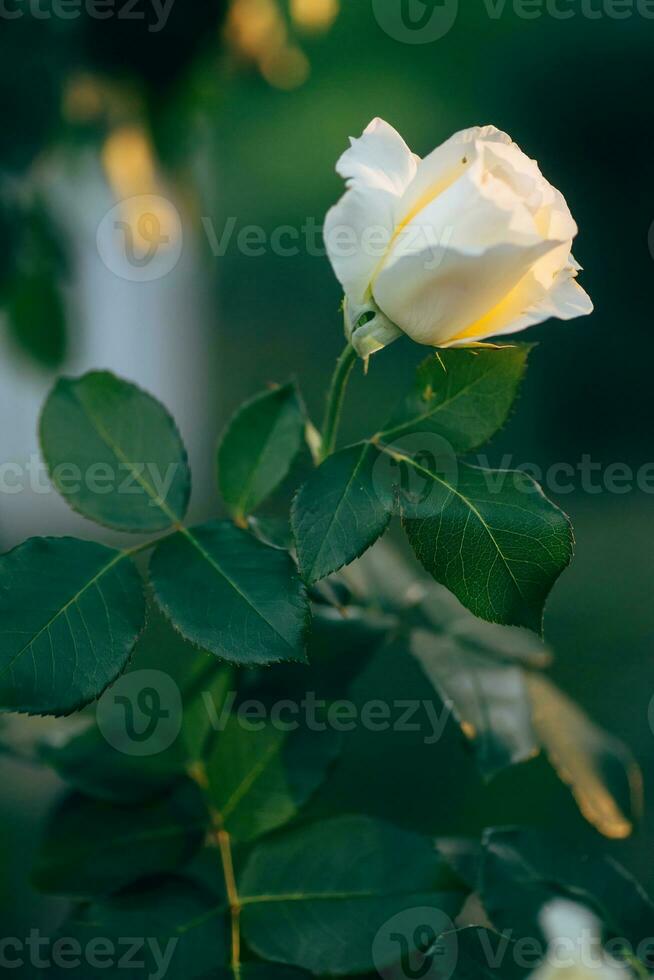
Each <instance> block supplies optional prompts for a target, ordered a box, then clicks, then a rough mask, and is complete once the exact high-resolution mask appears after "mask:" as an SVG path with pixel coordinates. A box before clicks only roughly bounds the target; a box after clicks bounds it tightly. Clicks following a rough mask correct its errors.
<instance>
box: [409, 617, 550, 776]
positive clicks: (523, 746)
mask: <svg viewBox="0 0 654 980" xmlns="http://www.w3.org/2000/svg"><path fill="white" fill-rule="evenodd" d="M411 652H412V654H413V656H414V657H415V658H416V660H417V661H418V662H419V664H420V666H421V667H422V669H423V671H424V672H425V674H426V676H427V677H428V678H429V680H430V681H431V682H432V684H433V685H434V688H435V689H436V691H437V692H438V694H439V697H440V698H441V699H442V701H443V702H444V703H445V704H448V705H450V706H451V710H452V713H453V715H454V718H455V720H456V722H457V723H458V725H459V726H460V728H461V731H462V732H463V735H464V736H465V738H466V739H467V740H468V741H469V742H470V743H471V744H472V746H473V749H474V753H475V758H476V760H477V765H478V767H479V769H480V771H481V773H482V775H483V776H484V777H485V778H487V779H490V778H492V777H493V776H495V775H496V774H497V773H498V772H500V771H501V770H502V769H505V768H507V767H508V766H511V765H514V764H516V763H518V762H524V761H525V760H527V759H530V758H532V757H533V756H534V755H537V754H538V752H539V750H540V745H539V743H538V741H537V739H536V735H535V733H534V729H533V726H532V723H531V703H530V701H529V695H528V693H527V686H526V684H525V678H524V674H523V672H522V670H521V669H520V668H519V667H515V666H511V665H509V664H506V663H504V664H502V663H498V662H497V661H494V660H492V659H491V658H489V657H486V656H484V655H483V654H481V653H478V652H477V651H475V650H472V649H470V648H468V647H466V646H465V645H464V644H463V643H460V642H457V641H456V640H455V639H453V638H451V637H449V636H446V635H440V636H439V635H437V634H435V633H428V632H426V631H425V630H416V631H415V632H414V633H413V634H412V636H411Z"/></svg>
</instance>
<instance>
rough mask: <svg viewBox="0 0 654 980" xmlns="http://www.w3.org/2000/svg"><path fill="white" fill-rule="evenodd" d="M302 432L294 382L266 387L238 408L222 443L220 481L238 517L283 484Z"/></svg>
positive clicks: (299, 443)
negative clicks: (270, 388) (266, 388)
mask: <svg viewBox="0 0 654 980" xmlns="http://www.w3.org/2000/svg"><path fill="white" fill-rule="evenodd" d="M303 431H304V412H303V410H302V405H301V404H300V399H299V395H298V392H297V388H296V387H295V385H294V384H286V385H283V386H282V387H281V388H275V389H274V390H272V391H265V392H263V393H262V394H260V395H257V396H256V397H255V398H253V399H252V400H251V401H249V402H247V403H246V404H245V405H243V406H242V407H241V408H239V410H238V411H237V412H236V414H235V415H234V417H233V418H232V419H231V421H230V422H229V424H228V426H227V429H226V431H225V433H224V435H223V437H222V440H221V442H220V446H219V447H218V485H219V487H220V492H221V494H222V495H223V498H224V500H225V503H226V504H227V506H228V507H229V510H230V512H231V513H232V514H233V516H234V517H235V518H236V519H237V520H238V519H240V520H242V519H243V518H244V517H245V516H246V515H247V514H249V513H250V512H251V511H253V510H255V509H256V508H257V507H258V506H259V504H260V503H261V502H262V501H263V500H265V499H266V497H268V496H269V495H270V494H271V493H272V491H273V490H274V489H275V488H276V487H277V486H279V484H280V483H281V482H282V480H283V479H284V477H285V476H286V475H287V473H288V471H289V470H290V468H291V464H292V462H293V460H294V459H295V457H296V456H297V454H298V452H299V451H300V447H301V445H302V435H303Z"/></svg>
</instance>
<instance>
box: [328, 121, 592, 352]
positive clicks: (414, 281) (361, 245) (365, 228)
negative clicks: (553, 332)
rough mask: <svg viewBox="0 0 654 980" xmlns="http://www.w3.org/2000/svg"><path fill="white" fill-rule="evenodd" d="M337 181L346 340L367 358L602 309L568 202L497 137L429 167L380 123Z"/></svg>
mask: <svg viewBox="0 0 654 980" xmlns="http://www.w3.org/2000/svg"><path fill="white" fill-rule="evenodd" d="M336 169H337V171H338V173H339V174H340V175H341V177H344V178H345V180H346V183H347V191H346V193H345V194H344V196H343V197H342V198H341V200H340V201H339V202H338V204H336V205H335V207H333V208H331V210H330V211H329V213H328V214H327V218H326V221H325V232H324V234H325V244H326V247H327V253H328V255H329V258H330V261H331V263H332V266H333V268H334V271H335V273H336V276H337V277H338V280H339V281H340V283H341V285H342V286H343V290H344V292H345V305H344V311H345V327H346V334H347V336H348V337H349V338H350V340H351V341H352V344H353V345H354V347H355V349H356V350H357V352H358V353H359V354H360V355H361V356H362V357H367V356H368V355H369V354H372V353H374V351H376V350H379V349H380V348H382V347H384V346H386V344H388V343H390V342H391V341H392V340H395V339H396V338H397V337H399V336H400V335H401V334H402V333H405V334H408V336H409V337H411V338H412V339H413V340H415V341H417V343H419V344H429V345H431V346H434V347H449V346H453V345H465V344H470V343H475V342H479V341H483V340H485V339H486V338H488V337H499V336H502V335H505V334H512V333H516V332H517V331H519V330H524V329H525V328H526V327H529V326H531V325H532V324H535V323H540V322H541V321H543V320H547V319H548V318H549V317H552V316H554V317H558V318H559V319H562V320H569V319H571V318H572V317H576V316H584V315H586V314H587V313H590V312H591V311H592V309H593V304H592V303H591V301H590V299H589V297H588V296H587V294H586V293H585V292H584V290H583V289H582V288H581V286H580V285H579V284H578V283H577V281H576V277H577V273H578V272H579V269H580V266H579V265H578V263H577V262H576V261H575V259H574V258H573V256H572V254H571V252H570V248H571V245H572V240H573V238H574V237H575V235H576V234H577V226H576V224H575V222H574V220H573V218H572V215H571V214H570V211H569V209H568V206H567V204H566V202H565V199H564V197H563V195H562V194H561V193H560V191H557V190H556V188H554V187H552V185H551V184H550V183H548V181H547V180H545V178H544V177H543V175H542V174H541V172H540V170H539V169H538V165H537V164H536V163H535V162H534V161H533V160H530V159H529V158H528V157H527V156H525V154H524V153H523V152H522V150H521V149H520V148H519V147H518V146H516V144H515V143H514V142H513V141H512V140H511V138H510V137H509V136H507V135H506V133H502V132H500V130H498V129H495V127H494V126H484V127H483V128H482V127H474V128H473V129H465V130H463V131H462V132H460V133H456V134H455V135H454V136H452V137H450V139H449V140H447V142H445V143H443V144H442V146H439V147H437V148H436V149H435V150H434V151H433V152H432V153H430V154H429V156H427V157H425V159H424V160H421V159H420V158H419V157H417V156H416V155H415V154H414V153H412V152H411V150H410V149H409V147H408V146H407V145H406V143H405V142H404V140H403V139H402V137H401V136H400V135H399V133H397V132H396V131H395V130H394V129H393V127H392V126H389V124H388V123H386V122H384V121H383V120H382V119H374V120H373V121H372V122H371V123H370V125H369V126H368V127H367V129H366V130H365V132H364V133H363V135H362V136H361V137H360V138H359V139H353V140H351V146H350V148H349V149H348V150H346V151H345V153H344V154H343V155H342V157H341V158H340V160H339V161H338V163H337V166H336Z"/></svg>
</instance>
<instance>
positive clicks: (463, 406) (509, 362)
mask: <svg viewBox="0 0 654 980" xmlns="http://www.w3.org/2000/svg"><path fill="white" fill-rule="evenodd" d="M530 349H531V348H530V346H529V345H520V346H517V347H506V348H502V349H500V350H442V351H439V352H438V353H437V354H432V355H431V356H430V357H428V358H427V359H426V360H425V361H423V363H422V364H421V365H420V367H419V368H418V370H417V374H416V381H415V385H414V387H413V389H412V391H411V392H410V393H409V394H408V395H407V397H406V398H405V399H404V401H403V403H402V404H401V405H400V406H399V407H398V408H397V410H396V411H395V412H394V414H393V415H392V416H391V418H390V419H389V421H388V422H387V423H386V425H385V426H384V428H383V429H382V431H381V432H380V433H379V437H380V438H381V439H382V440H383V441H385V442H389V441H392V440H394V439H398V438H401V437H402V436H405V435H408V434H410V433H413V432H432V433H435V434H436V435H439V436H441V437H442V438H443V439H445V440H446V441H447V442H448V443H449V444H450V446H451V447H452V449H453V450H454V452H457V453H464V452H469V451H470V450H471V449H476V448H477V447H478V446H481V445H482V444H483V443H485V442H486V441H487V440H488V439H490V437H491V436H492V435H494V434H495V432H497V430H498V429H500V428H501V427H502V426H503V425H504V423H505V421H506V419H507V416H508V414H509V411H510V409H511V405H512V404H513V402H514V400H515V397H516V394H517V391H518V386H519V384H520V381H521V380H522V377H523V375H524V372H525V368H526V364H527V356H528V354H529V351H530Z"/></svg>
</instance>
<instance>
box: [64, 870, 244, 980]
mask: <svg viewBox="0 0 654 980" xmlns="http://www.w3.org/2000/svg"><path fill="white" fill-rule="evenodd" d="M224 911H225V910H224V909H223V908H221V907H220V906H216V902H215V897H214V896H213V895H212V894H211V893H210V892H208V891H206V890H205V889H203V888H201V887H199V886H198V885H196V884H194V883H193V882H191V881H189V880H187V879H185V878H181V877H172V876H171V877H165V878H156V879H152V880H148V881H146V882H144V883H143V884H140V885H139V886H137V887H134V888H132V889H130V890H128V891H124V892H121V893H119V894H118V895H114V896H111V897H110V898H106V899H104V900H102V901H96V902H92V903H91V904H89V905H85V906H81V907H80V908H79V909H78V910H77V911H76V912H75V913H74V914H73V915H72V916H71V917H70V918H69V919H67V920H66V922H65V923H64V924H63V925H62V927H61V928H60V929H59V936H60V937H65V940H66V943H67V944H68V945H70V942H71V941H73V942H76V943H78V944H79V945H80V946H81V949H82V956H81V957H80V958H79V959H81V968H80V969H75V967H74V965H73V963H74V957H73V956H72V955H71V956H69V957H68V958H67V959H65V960H64V959H63V957H62V958H61V959H62V960H63V962H62V963H61V965H60V966H59V968H57V966H51V967H50V968H49V969H48V970H47V976H52V977H55V978H56V977H60V978H64V977H73V978H75V977H77V976H80V975H82V974H83V977H84V980H88V978H89V977H98V978H105V980H121V978H123V977H124V976H125V973H126V970H127V971H128V970H129V968H128V966H127V963H128V960H129V961H131V964H132V969H133V970H135V969H136V967H137V964H138V975H139V976H142V977H160V978H163V977H165V978H166V980H192V978H195V977H200V976H206V975H207V971H209V970H212V971H215V972H214V975H217V973H218V969H219V967H220V965H221V964H224V963H225V962H226V960H227V938H226V927H225V921H226V920H225V914H224ZM128 937H134V938H128ZM57 938H58V937H56V936H55V938H54V940H53V945H54V943H56V942H57ZM100 939H102V940H103V945H102V947H100V948H101V949H102V950H103V953H102V954H101V955H98V956H97V962H90V961H89V957H88V956H86V957H85V956H84V953H85V952H86V953H88V951H89V950H91V951H92V950H93V949H94V946H93V943H94V940H100ZM107 944H110V946H109V947H108V946H107ZM108 948H109V949H113V951H114V953H113V956H112V954H111V952H109V953H107V949H108ZM98 952H99V950H98ZM128 975H129V973H128Z"/></svg>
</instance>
